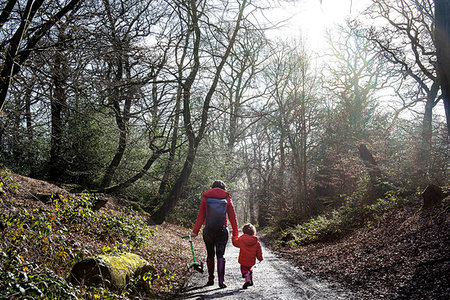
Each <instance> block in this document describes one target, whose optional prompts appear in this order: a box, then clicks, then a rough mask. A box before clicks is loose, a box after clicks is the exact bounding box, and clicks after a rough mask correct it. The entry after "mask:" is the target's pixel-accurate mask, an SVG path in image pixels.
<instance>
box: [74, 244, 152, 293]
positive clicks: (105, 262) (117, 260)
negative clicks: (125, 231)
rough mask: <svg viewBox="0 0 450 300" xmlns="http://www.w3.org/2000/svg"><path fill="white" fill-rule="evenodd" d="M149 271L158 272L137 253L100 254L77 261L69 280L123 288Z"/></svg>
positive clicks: (111, 287)
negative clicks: (131, 280) (133, 278)
mask: <svg viewBox="0 0 450 300" xmlns="http://www.w3.org/2000/svg"><path fill="white" fill-rule="evenodd" d="M147 272H151V273H156V270H155V268H154V267H152V266H150V265H149V264H148V262H147V261H146V260H145V259H143V258H142V257H140V256H139V255H137V254H134V253H121V254H117V255H99V256H97V257H92V258H87V259H84V260H82V261H80V262H78V263H76V264H75V265H74V266H73V268H72V271H71V272H70V277H69V280H70V281H71V282H72V283H73V284H84V285H103V286H105V287H107V288H110V289H115V290H121V289H123V288H124V287H125V286H126V284H127V282H128V281H129V280H130V278H132V277H137V276H141V275H142V274H145V273H147Z"/></svg>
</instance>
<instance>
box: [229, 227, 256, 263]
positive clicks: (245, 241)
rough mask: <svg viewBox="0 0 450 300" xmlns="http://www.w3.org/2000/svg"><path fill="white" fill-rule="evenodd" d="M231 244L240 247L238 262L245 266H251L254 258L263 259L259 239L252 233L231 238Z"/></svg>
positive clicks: (254, 261) (254, 260)
mask: <svg viewBox="0 0 450 300" xmlns="http://www.w3.org/2000/svg"><path fill="white" fill-rule="evenodd" d="M232 241H233V245H234V246H236V247H238V248H240V249H241V251H239V259H238V262H239V263H240V264H241V265H243V266H245V267H252V266H254V265H255V263H256V259H258V260H259V261H261V260H263V256H262V249H261V244H260V243H259V240H258V238H257V237H256V236H254V235H249V234H243V235H241V236H240V237H239V238H238V237H233V238H232Z"/></svg>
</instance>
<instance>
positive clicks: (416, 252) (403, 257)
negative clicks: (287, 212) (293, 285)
mask: <svg viewBox="0 0 450 300" xmlns="http://www.w3.org/2000/svg"><path fill="white" fill-rule="evenodd" d="M419 202H420V201H417V202H415V203H411V204H408V205H407V206H406V207H404V208H402V209H400V210H398V211H393V212H390V213H386V214H384V215H383V216H382V218H381V219H380V220H379V221H378V222H377V223H376V224H375V225H373V226H371V227H367V228H362V229H360V230H358V231H356V232H354V233H352V234H349V235H347V236H345V237H343V238H341V239H339V240H336V241H332V242H320V243H315V244H311V245H308V246H301V247H293V248H287V247H281V246H277V247H273V250H274V251H275V252H276V253H278V254H281V255H282V256H283V257H285V258H286V259H288V260H290V261H292V262H293V263H294V264H295V265H296V266H298V267H299V268H301V269H302V270H304V271H305V272H306V273H307V274H312V275H315V276H318V277H320V278H323V279H327V280H330V281H337V282H339V283H342V284H344V285H345V286H346V287H348V288H349V289H350V290H352V291H353V292H355V293H356V294H357V295H358V297H357V298H358V299H450V276H449V274H450V251H449V249H450V235H449V233H450V213H449V212H450V211H449V204H450V203H449V202H450V197H447V198H446V199H444V201H443V204H442V206H439V207H435V208H433V209H431V210H422V209H421V203H419Z"/></svg>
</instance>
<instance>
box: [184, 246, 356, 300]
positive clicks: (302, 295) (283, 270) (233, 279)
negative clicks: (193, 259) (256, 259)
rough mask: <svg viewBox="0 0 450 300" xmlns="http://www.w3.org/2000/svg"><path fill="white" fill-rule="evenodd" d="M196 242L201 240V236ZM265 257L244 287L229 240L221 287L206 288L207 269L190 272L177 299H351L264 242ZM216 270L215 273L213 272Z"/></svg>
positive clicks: (339, 289)
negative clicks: (302, 269)
mask: <svg viewBox="0 0 450 300" xmlns="http://www.w3.org/2000/svg"><path fill="white" fill-rule="evenodd" d="M195 243H203V241H202V239H201V237H198V238H196V239H195ZM262 246H263V256H264V260H263V261H262V262H261V263H259V264H257V265H256V266H255V267H254V268H253V281H254V285H253V286H251V287H249V288H248V289H243V288H242V285H243V283H244V280H243V279H242V277H241V274H240V266H239V264H238V255H239V249H238V248H235V247H233V246H232V244H231V241H229V242H228V246H227V250H226V252H225V258H226V269H225V283H226V284H227V288H225V289H220V288H219V287H218V284H217V274H215V276H216V278H215V280H216V282H215V285H213V286H208V287H205V286H204V285H205V283H206V281H207V276H208V275H207V270H206V266H205V272H204V273H203V274H201V273H198V272H195V271H193V272H194V273H193V275H192V277H191V278H190V280H189V281H188V283H187V285H186V287H185V288H184V289H183V290H184V293H183V294H181V295H178V297H177V299H290V300H294V299H352V298H354V297H352V295H351V294H350V293H347V292H343V291H342V289H341V288H339V287H337V286H333V285H331V284H329V283H325V282H323V281H321V280H319V279H316V278H312V277H308V276H306V275H305V274H304V273H303V272H302V271H301V270H299V269H298V268H296V267H294V266H292V265H291V264H290V263H289V262H288V261H286V260H284V259H282V258H279V257H277V256H275V255H274V254H273V253H272V252H270V251H269V250H268V249H267V248H266V247H265V246H264V245H263V244H262ZM215 273H217V272H215Z"/></svg>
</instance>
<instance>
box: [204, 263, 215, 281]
mask: <svg viewBox="0 0 450 300" xmlns="http://www.w3.org/2000/svg"><path fill="white" fill-rule="evenodd" d="M206 266H207V267H208V275H209V276H208V282H207V283H206V285H207V286H209V285H213V284H214V257H211V258H209V257H208V258H207V259H206Z"/></svg>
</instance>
